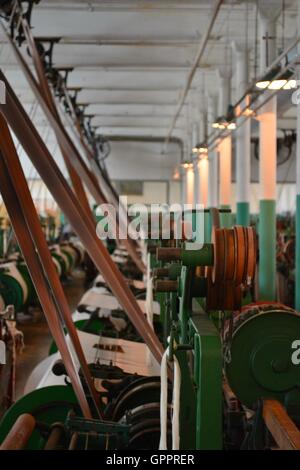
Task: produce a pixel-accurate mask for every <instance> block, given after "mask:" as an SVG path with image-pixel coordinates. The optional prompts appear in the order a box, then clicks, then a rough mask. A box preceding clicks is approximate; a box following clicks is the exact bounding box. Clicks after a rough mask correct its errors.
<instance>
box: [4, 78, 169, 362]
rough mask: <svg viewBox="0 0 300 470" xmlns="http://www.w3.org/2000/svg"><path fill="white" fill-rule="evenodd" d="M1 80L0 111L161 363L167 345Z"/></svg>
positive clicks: (15, 100) (29, 122) (14, 96)
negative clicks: (0, 99) (3, 94)
mask: <svg viewBox="0 0 300 470" xmlns="http://www.w3.org/2000/svg"><path fill="white" fill-rule="evenodd" d="M0 80H3V81H4V83H5V85H6V104H1V105H0V112H1V113H2V114H3V115H4V116H5V118H6V120H7V122H8V123H9V125H10V126H11V128H12V129H13V131H14V133H15V135H16V137H17V139H18V140H19V142H20V143H21V145H22V147H23V149H24V150H25V152H26V154H27V155H28V157H29V158H30V159H31V161H32V163H33V165H34V166H35V168H36V170H37V171H38V173H39V175H40V177H41V178H42V180H43V181H44V183H45V184H46V186H47V187H48V190H49V191H50V193H51V194H52V195H53V197H54V199H55V200H56V202H57V204H58V205H59V207H60V208H61V210H62V211H63V213H64V214H65V215H66V217H67V219H68V220H69V222H70V224H71V226H72V227H73V230H74V231H75V233H76V234H77V235H78V237H79V238H80V240H81V242H82V243H83V245H84V247H85V249H86V250H87V252H88V253H89V255H90V257H91V258H92V259H93V261H94V263H95V265H96V267H97V269H98V270H99V271H100V272H101V273H102V275H103V277H104V278H105V281H106V282H107V284H108V285H109V287H110V289H111V291H112V292H113V294H114V296H115V297H116V298H117V299H118V301H119V303H120V305H121V306H122V308H123V309H124V311H125V312H126V313H127V315H128V317H129V319H130V320H131V322H132V323H133V325H134V326H135V328H136V329H137V331H138V333H139V334H140V335H141V337H142V338H143V339H144V341H145V343H146V344H147V345H148V347H149V349H150V351H151V352H152V354H153V355H154V357H155V358H156V360H157V361H159V362H160V361H161V358H162V354H163V347H162V345H161V343H160V341H159V340H158V338H157V336H156V334H155V332H154V331H153V330H152V328H151V327H150V325H149V324H148V322H147V320H146V318H145V316H144V315H143V313H142V311H141V309H140V307H139V305H138V303H137V301H136V299H135V297H134V295H133V293H132V292H131V290H130V288H129V287H128V285H127V283H126V282H125V279H124V277H123V275H122V274H121V272H120V271H119V269H118V268H117V266H116V265H115V263H114V262H113V261H112V259H111V257H110V255H109V253H108V251H107V249H106V248H105V246H104V244H103V243H102V242H101V240H99V239H98V237H97V234H96V231H95V230H94V228H93V227H92V226H91V223H90V219H89V218H88V217H87V215H86V213H85V211H84V209H83V208H82V207H81V205H80V204H78V201H77V198H76V196H75V194H74V193H73V191H72V190H71V188H70V186H69V185H68V183H67V182H66V180H65V178H64V176H63V174H62V173H61V171H60V169H59V168H58V166H57V164H56V162H55V160H54V159H53V157H52V155H51V154H50V153H49V150H48V148H47V147H46V145H45V144H44V142H43V140H42V139H41V137H40V135H39V133H38V132H37V130H36V128H35V127H34V125H33V124H32V122H31V120H30V118H29V117H28V115H27V113H26V111H25V110H24V108H23V107H22V105H21V103H20V102H19V100H18V98H17V96H16V95H15V93H14V91H13V90H12V88H11V86H10V84H9V83H8V81H7V79H6V77H5V75H4V74H3V72H2V71H1V70H0Z"/></svg>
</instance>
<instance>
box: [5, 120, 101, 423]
mask: <svg viewBox="0 0 300 470" xmlns="http://www.w3.org/2000/svg"><path fill="white" fill-rule="evenodd" d="M0 132H1V139H0V188H1V194H2V197H3V201H4V204H5V206H6V208H7V211H8V214H9V217H10V220H11V223H12V225H13V228H14V231H15V234H16V237H17V239H18V243H19V246H20V248H21V250H22V253H23V256H24V259H25V261H26V264H27V266H28V269H29V271H30V275H31V277H32V281H33V283H34V285H35V287H36V290H37V294H38V296H39V299H40V302H41V305H42V307H43V310H44V313H45V316H46V318H47V321H48V325H49V328H50V331H51V333H52V336H53V338H54V340H55V342H56V344H57V347H58V349H59V351H60V353H61V356H62V358H63V361H64V364H65V367H66V369H67V372H68V375H69V377H70V380H71V383H72V385H73V388H74V391H75V393H76V396H77V398H78V402H79V404H80V406H81V409H82V412H83V414H84V416H86V417H87V418H88V417H91V412H90V408H89V405H88V402H87V399H86V396H85V393H84V390H83V386H82V384H81V381H80V378H79V375H78V372H77V368H76V365H75V363H74V359H73V357H72V355H71V353H70V351H69V348H68V345H67V342H66V338H65V334H64V330H63V322H62V318H63V320H64V321H65V324H66V326H67V329H68V331H69V335H70V338H71V341H72V344H73V347H74V350H75V352H76V354H77V357H78V360H79V363H80V365H81V368H82V372H83V375H84V377H85V380H86V382H87V385H88V386H89V389H90V392H91V394H92V397H93V399H94V401H95V404H96V406H97V409H98V397H97V394H96V391H95V389H94V386H93V383H92V379H91V376H90V373H89V370H88V366H87V364H86V361H85V358H84V354H83V351H82V349H81V345H80V342H79V339H78V336H77V332H76V329H75V326H74V324H73V322H72V319H71V313H70V311H69V308H68V304H67V301H66V299H65V296H64V292H63V290H62V287H61V284H60V281H59V279H58V276H57V273H56V271H55V267H54V264H53V261H52V258H51V255H50V252H49V249H48V247H47V243H46V240H45V238H44V234H43V232H42V229H41V226H40V223H39V219H38V215H37V213H36V210H35V207H34V204H33V201H32V199H31V195H30V193H29V189H28V186H27V183H26V179H25V176H24V174H23V171H22V168H21V165H20V162H19V159H18V156H17V153H16V151H15V148H14V144H13V141H12V138H11V135H10V132H9V129H8V126H7V124H6V121H5V119H4V118H3V116H2V115H0Z"/></svg>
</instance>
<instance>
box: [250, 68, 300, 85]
mask: <svg viewBox="0 0 300 470" xmlns="http://www.w3.org/2000/svg"><path fill="white" fill-rule="evenodd" d="M280 70H281V66H280V65H279V66H277V67H275V68H273V69H272V70H270V71H269V72H268V73H267V74H266V75H265V76H264V77H263V78H262V79H261V80H258V81H257V82H256V87H257V88H259V89H260V90H266V89H268V90H291V89H292V88H296V80H292V79H291V77H292V75H293V71H292V70H290V69H288V70H286V71H285V72H283V73H280Z"/></svg>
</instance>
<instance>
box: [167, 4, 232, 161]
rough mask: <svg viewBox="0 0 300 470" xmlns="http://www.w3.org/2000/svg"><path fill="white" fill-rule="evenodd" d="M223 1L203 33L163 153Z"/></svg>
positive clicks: (214, 10)
mask: <svg viewBox="0 0 300 470" xmlns="http://www.w3.org/2000/svg"><path fill="white" fill-rule="evenodd" d="M222 3H223V0H217V1H216V2H215V5H214V7H213V11H212V15H211V19H210V22H209V25H208V28H207V30H206V32H205V34H204V35H203V37H202V38H201V42H200V45H199V49H198V52H197V54H196V57H195V60H194V63H193V65H192V67H191V69H190V71H189V73H188V76H187V80H186V85H185V88H184V90H183V92H182V93H181V94H180V99H179V102H178V105H177V109H176V112H175V115H174V118H173V120H172V122H171V125H170V128H169V130H168V133H167V136H166V139H165V143H164V148H163V153H165V151H166V146H167V145H168V143H169V141H170V137H171V135H172V132H173V129H174V127H175V124H176V121H177V119H178V116H179V114H180V112H181V109H182V106H183V105H184V102H185V99H186V97H187V94H188V92H189V89H190V87H191V84H192V81H193V78H194V75H195V73H196V71H197V68H198V66H199V63H200V61H201V59H202V57H203V54H204V51H205V48H206V45H207V42H208V39H209V36H210V33H211V31H212V29H213V26H214V24H215V21H216V18H217V16H218V13H219V10H220V8H221V6H222Z"/></svg>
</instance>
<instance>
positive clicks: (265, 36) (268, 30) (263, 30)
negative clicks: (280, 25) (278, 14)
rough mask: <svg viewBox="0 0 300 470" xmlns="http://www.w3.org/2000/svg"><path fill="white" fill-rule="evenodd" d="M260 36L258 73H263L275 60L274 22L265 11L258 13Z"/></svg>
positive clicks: (271, 16) (270, 15)
mask: <svg viewBox="0 0 300 470" xmlns="http://www.w3.org/2000/svg"><path fill="white" fill-rule="evenodd" d="M259 35H260V73H262V74H263V73H264V72H265V70H266V69H267V67H268V66H269V65H270V64H271V63H272V62H273V61H274V60H275V58H276V55H277V54H276V22H275V19H274V17H273V15H272V12H270V14H267V12H266V11H263V12H262V11H260V12H259Z"/></svg>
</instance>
